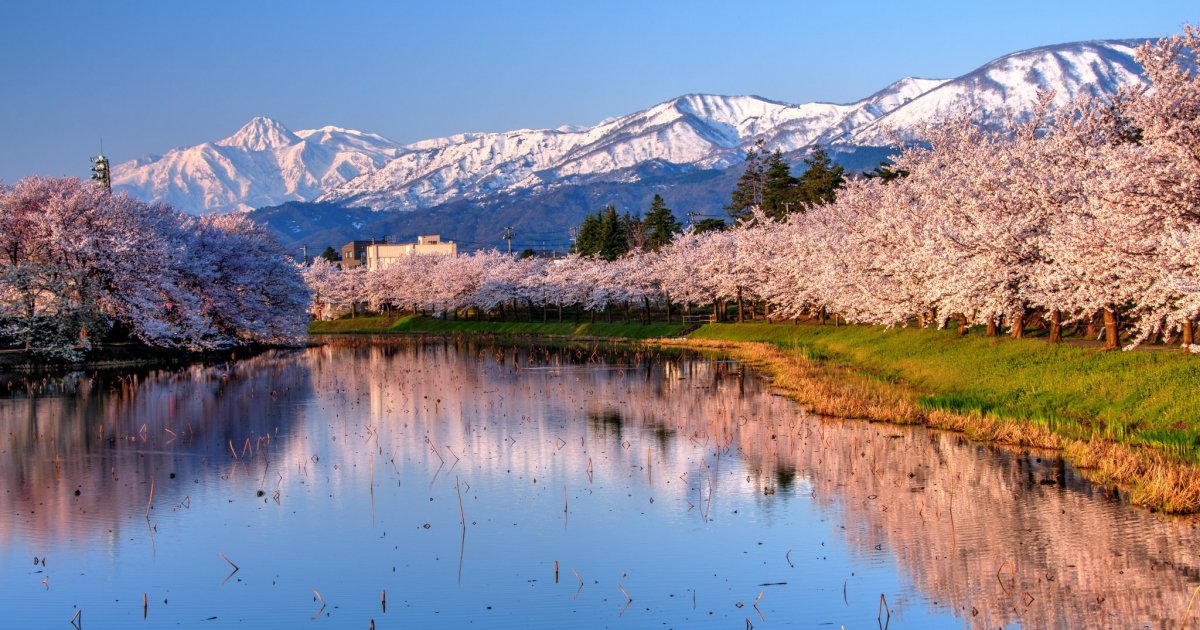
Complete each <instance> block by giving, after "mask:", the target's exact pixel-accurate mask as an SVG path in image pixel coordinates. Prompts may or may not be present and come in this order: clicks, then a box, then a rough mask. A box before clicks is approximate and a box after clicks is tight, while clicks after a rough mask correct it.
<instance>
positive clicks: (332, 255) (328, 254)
mask: <svg viewBox="0 0 1200 630" xmlns="http://www.w3.org/2000/svg"><path fill="white" fill-rule="evenodd" d="M321 258H324V259H325V260H328V261H329V262H337V261H339V260H341V259H342V255H341V254H339V253H338V251H337V250H336V249H334V248H333V245H326V246H325V251H323V252H321Z"/></svg>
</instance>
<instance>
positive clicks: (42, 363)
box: [0, 343, 284, 375]
mask: <svg viewBox="0 0 1200 630" xmlns="http://www.w3.org/2000/svg"><path fill="white" fill-rule="evenodd" d="M283 347H284V346H271V345H263V344H256V345H250V346H243V347H240V348H231V349H228V350H211V351H207V352H193V351H188V350H179V349H173V348H155V347H152V346H147V345H144V344H139V343H115V344H105V345H102V346H100V347H98V348H94V349H92V350H91V351H89V352H88V353H87V355H86V356H85V357H84V359H83V360H80V361H54V360H48V359H37V358H33V357H31V356H30V355H29V353H27V352H25V351H24V350H18V349H9V350H0V375H3V374H28V373H33V372H38V373H40V372H48V373H54V372H62V371H64V370H76V369H114V368H126V367H158V366H162V367H170V366H178V365H187V364H191V363H219V362H222V361H235V360H237V359H241V358H245V357H248V356H253V355H256V354H259V353H261V352H264V351H266V350H271V349H280V348H283Z"/></svg>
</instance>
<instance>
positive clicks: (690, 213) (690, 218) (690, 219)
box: [688, 210, 700, 228]
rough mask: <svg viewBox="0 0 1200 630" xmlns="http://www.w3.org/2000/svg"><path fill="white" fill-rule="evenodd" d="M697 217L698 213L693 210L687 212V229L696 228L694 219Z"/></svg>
mask: <svg viewBox="0 0 1200 630" xmlns="http://www.w3.org/2000/svg"><path fill="white" fill-rule="evenodd" d="M698 216H700V213H699V212H696V211H695V210H688V227H689V228H694V227H696V217H698Z"/></svg>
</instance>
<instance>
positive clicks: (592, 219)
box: [575, 212, 604, 256]
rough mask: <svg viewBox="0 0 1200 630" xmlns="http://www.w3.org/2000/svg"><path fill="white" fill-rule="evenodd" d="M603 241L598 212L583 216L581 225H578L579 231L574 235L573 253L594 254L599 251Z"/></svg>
mask: <svg viewBox="0 0 1200 630" xmlns="http://www.w3.org/2000/svg"><path fill="white" fill-rule="evenodd" d="M603 241H604V235H603V234H602V233H601V226H600V212H597V213H596V214H589V215H587V216H586V217H584V218H583V225H581V226H579V233H578V234H576V235H575V253H576V254H579V255H580V256H595V255H596V254H599V253H600V249H601V247H602V246H603Z"/></svg>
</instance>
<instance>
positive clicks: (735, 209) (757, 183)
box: [725, 138, 766, 221]
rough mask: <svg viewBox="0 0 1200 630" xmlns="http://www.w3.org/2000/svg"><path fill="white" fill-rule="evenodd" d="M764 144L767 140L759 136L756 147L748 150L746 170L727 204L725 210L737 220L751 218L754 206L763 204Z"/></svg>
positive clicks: (764, 175)
mask: <svg viewBox="0 0 1200 630" xmlns="http://www.w3.org/2000/svg"><path fill="white" fill-rule="evenodd" d="M764 145H765V141H764V140H763V139H762V138H759V140H758V142H755V143H754V148H752V149H749V150H747V151H746V171H745V172H744V173H742V176H741V177H739V178H738V183H737V187H736V188H734V189H733V195H732V196H731V198H730V200H729V205H728V206H725V211H726V212H728V213H729V216H731V217H733V218H734V220H735V221H743V220H745V219H747V218H749V216H750V213H751V212H752V210H753V208H754V207H755V206H761V205H762V202H763V183H764V180H765V178H766V171H765V168H766V166H765V164H764V163H763V157H762V155H763V152H764V151H765V148H764Z"/></svg>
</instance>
